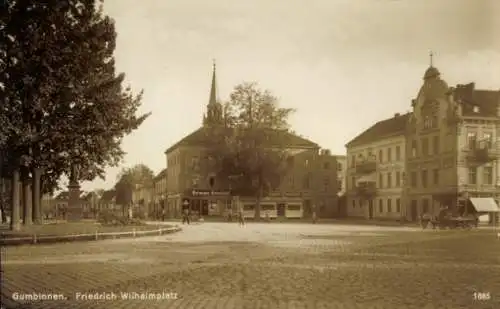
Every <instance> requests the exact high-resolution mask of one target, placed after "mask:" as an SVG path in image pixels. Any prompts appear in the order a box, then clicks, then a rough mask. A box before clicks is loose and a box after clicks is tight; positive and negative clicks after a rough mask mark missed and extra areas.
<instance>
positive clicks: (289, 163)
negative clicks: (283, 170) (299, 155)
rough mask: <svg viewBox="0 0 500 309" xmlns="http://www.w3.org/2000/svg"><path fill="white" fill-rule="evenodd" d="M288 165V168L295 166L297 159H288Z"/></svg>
mask: <svg viewBox="0 0 500 309" xmlns="http://www.w3.org/2000/svg"><path fill="white" fill-rule="evenodd" d="M286 161H287V163H288V167H293V164H294V163H295V162H294V161H295V158H294V157H288V158H287V159H286Z"/></svg>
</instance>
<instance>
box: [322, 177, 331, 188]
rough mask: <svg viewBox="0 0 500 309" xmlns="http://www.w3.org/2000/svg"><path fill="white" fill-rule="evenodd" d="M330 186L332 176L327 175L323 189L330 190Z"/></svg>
mask: <svg viewBox="0 0 500 309" xmlns="http://www.w3.org/2000/svg"><path fill="white" fill-rule="evenodd" d="M329 187H330V177H328V176H326V177H325V178H324V179H323V191H328V189H329Z"/></svg>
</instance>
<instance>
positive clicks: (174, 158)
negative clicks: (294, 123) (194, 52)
mask: <svg viewBox="0 0 500 309" xmlns="http://www.w3.org/2000/svg"><path fill="white" fill-rule="evenodd" d="M215 82H216V78H215V67H214V71H213V77H212V85H211V91H210V99H209V103H208V105H207V113H206V115H204V117H203V125H202V126H201V127H200V128H199V129H197V130H196V131H194V132H193V133H191V134H189V135H188V136H186V137H185V138H183V139H182V140H180V141H179V142H177V143H175V144H174V145H173V146H171V147H169V148H168V149H167V150H166V151H165V155H166V161H167V212H168V215H169V216H173V217H178V216H180V214H181V210H182V208H183V207H189V208H191V209H194V210H197V211H199V212H200V213H201V214H202V215H204V216H207V215H224V214H226V213H227V212H228V211H229V210H231V209H233V208H234V207H233V206H234V203H233V198H234V197H233V196H232V195H231V188H230V180H229V179H217V177H216V175H215V173H214V172H213V170H211V168H210V166H211V164H210V159H209V157H208V155H207V153H206V150H207V145H209V143H210V141H209V140H208V138H207V133H208V129H207V128H208V126H213V125H223V124H224V115H223V111H222V105H221V104H220V103H219V102H217V100H216V87H215ZM275 133H276V132H275ZM279 133H280V134H272V133H271V134H270V136H269V139H268V140H269V143H270V144H272V140H273V138H286V140H287V150H288V151H289V152H290V153H291V154H293V155H292V156H291V158H290V160H289V162H288V164H289V168H290V172H289V173H288V174H287V175H285V177H284V179H283V181H282V183H281V185H280V186H279V188H278V189H277V190H275V191H274V192H271V193H270V194H269V196H267V197H265V198H264V199H263V200H262V201H261V215H262V216H263V215H264V214H265V213H266V211H271V216H287V217H291V216H299V217H301V216H303V215H308V214H309V213H311V209H312V208H313V206H314V205H315V206H317V209H318V210H319V211H320V212H321V213H322V214H325V215H327V214H328V215H334V214H337V213H338V205H337V200H338V196H337V192H338V190H339V189H338V185H339V184H338V181H337V179H338V176H337V159H336V157H335V156H332V155H330V153H329V152H328V151H323V152H320V147H319V146H318V145H317V144H316V143H314V142H311V141H309V140H307V139H305V138H302V137H300V136H297V135H295V134H292V133H290V132H288V131H286V132H279ZM239 201H240V202H241V203H242V204H243V208H244V210H245V213H248V214H250V213H252V212H254V211H255V210H254V209H255V203H256V201H255V198H254V197H249V196H247V197H245V196H242V197H240V198H239ZM248 216H253V215H248Z"/></svg>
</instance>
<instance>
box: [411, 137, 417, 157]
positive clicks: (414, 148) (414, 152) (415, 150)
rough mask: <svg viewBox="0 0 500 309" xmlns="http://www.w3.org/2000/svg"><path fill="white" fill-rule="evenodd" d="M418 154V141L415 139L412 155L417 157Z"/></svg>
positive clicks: (412, 144)
mask: <svg viewBox="0 0 500 309" xmlns="http://www.w3.org/2000/svg"><path fill="white" fill-rule="evenodd" d="M417 155H418V150H417V141H416V140H413V141H411V156H412V157H413V158H415V157H416V156H417Z"/></svg>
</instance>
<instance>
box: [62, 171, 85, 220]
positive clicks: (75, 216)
mask: <svg viewBox="0 0 500 309" xmlns="http://www.w3.org/2000/svg"><path fill="white" fill-rule="evenodd" d="M80 193H81V191H80V184H79V183H78V168H77V166H76V165H73V168H72V169H71V175H70V177H69V185H68V207H67V209H66V220H68V221H79V220H81V219H82V218H83V209H82V205H81V200H80Z"/></svg>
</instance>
